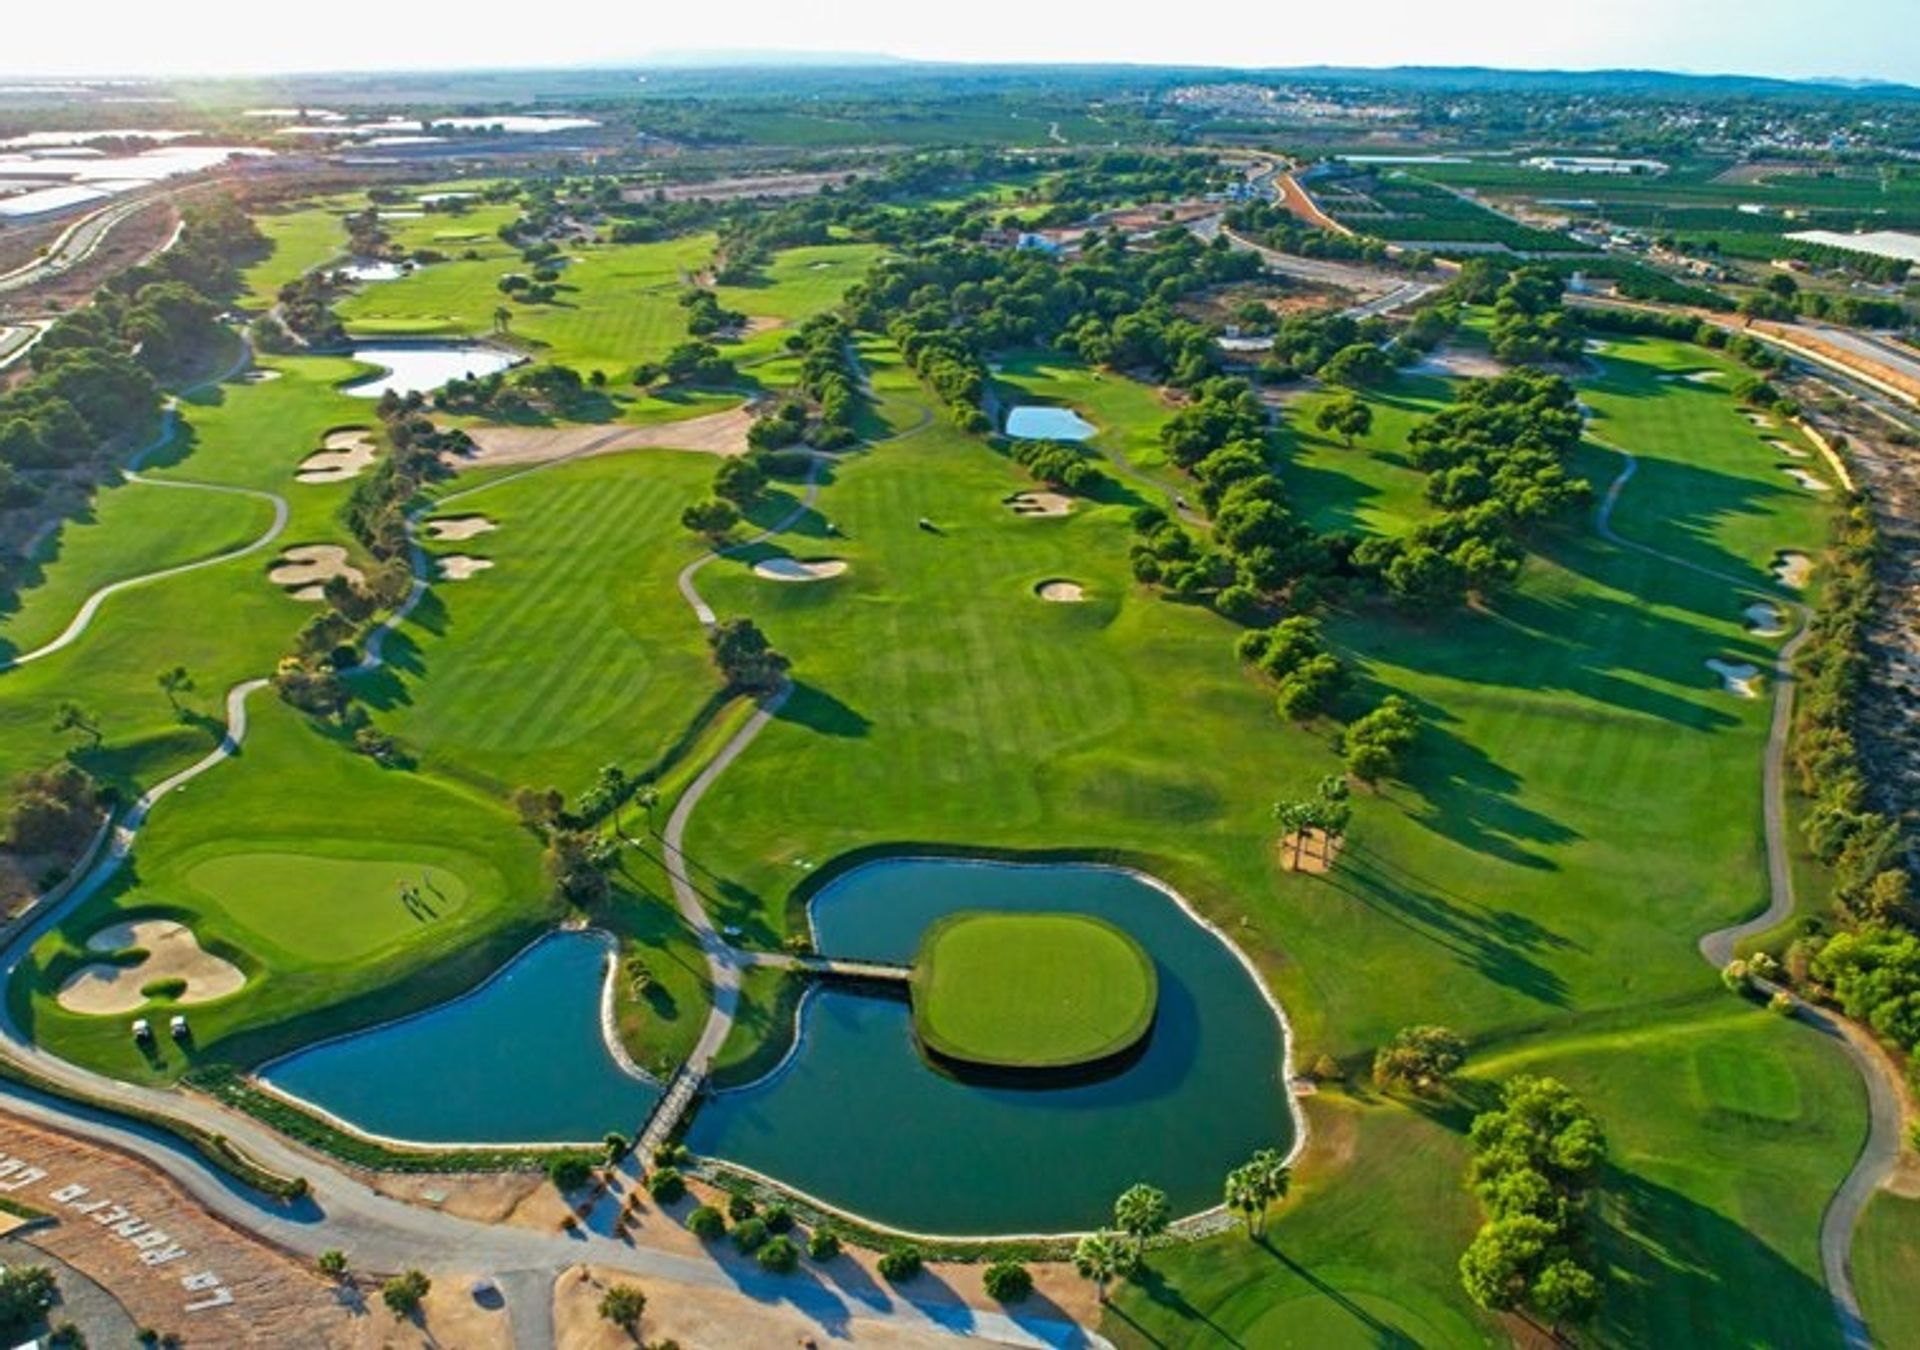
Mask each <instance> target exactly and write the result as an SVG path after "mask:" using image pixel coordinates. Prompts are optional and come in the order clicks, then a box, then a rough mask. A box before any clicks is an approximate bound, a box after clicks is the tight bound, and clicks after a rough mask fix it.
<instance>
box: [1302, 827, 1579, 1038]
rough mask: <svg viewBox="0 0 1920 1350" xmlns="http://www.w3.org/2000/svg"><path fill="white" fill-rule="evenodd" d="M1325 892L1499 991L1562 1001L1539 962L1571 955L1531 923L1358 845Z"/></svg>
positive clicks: (1343, 856) (1553, 977)
mask: <svg viewBox="0 0 1920 1350" xmlns="http://www.w3.org/2000/svg"><path fill="white" fill-rule="evenodd" d="M1320 879H1321V880H1322V881H1323V882H1325V883H1326V884H1327V885H1329V886H1331V887H1333V888H1334V889H1335V890H1337V891H1340V892H1342V893H1343V894H1346V895H1349V896H1352V897H1353V898H1354V899H1356V900H1358V901H1360V903H1362V904H1364V905H1366V906H1367V907H1368V908H1370V909H1372V910H1374V911H1375V912H1376V913H1379V914H1381V915H1384V916H1385V917H1387V918H1389V919H1391V920H1392V921H1393V922H1395V923H1397V924H1399V925H1401V926H1402V927H1403V928H1406V929H1408V930H1409V931H1410V932H1413V933H1416V934H1418V935H1420V936H1421V937H1424V938H1426V939H1427V940H1428V941H1430V942H1433V943H1435V944H1436V945H1438V946H1440V947H1443V948H1445V949H1446V950H1448V951H1450V952H1452V953H1453V955H1454V956H1455V957H1456V958H1457V959H1458V960H1459V961H1460V962H1461V963H1462V964H1463V965H1466V966H1469V967H1471V968H1472V969H1473V970H1475V971H1477V972H1479V973H1480V974H1481V975H1483V976H1484V977H1486V978H1487V979H1489V980H1492V981H1493V982H1494V983H1496V984H1498V985H1501V986H1502V987H1504V988H1508V989H1513V990H1516V991H1518V992H1520V993H1523V994H1525V995H1527V996H1528V997H1530V998H1533V999H1536V1000H1538V1001H1539V1002H1542V1003H1549V1004H1553V1005H1554V1006H1556V1007H1561V1006H1565V1005H1566V1003H1567V1001H1568V995H1567V987H1566V980H1565V979H1564V978H1563V977H1562V976H1560V975H1559V974H1558V973H1557V972H1555V971H1553V970H1551V969H1549V968H1548V967H1547V966H1545V965H1543V964H1542V963H1541V962H1540V960H1539V959H1538V957H1539V955H1541V954H1543V953H1548V952H1566V951H1576V950H1578V945H1577V944H1576V943H1574V942H1572V941H1571V940H1569V939H1567V938H1564V937H1561V936H1560V935H1559V934H1558V933H1555V932H1554V931H1553V930H1552V929H1550V928H1547V927H1546V926H1545V925H1543V924H1541V923H1540V922H1538V921H1537V920H1535V919H1532V918H1530V917H1528V916H1527V915H1524V914H1520V913H1518V912H1517V911H1514V910H1506V909H1492V908H1489V907H1488V906H1486V905H1483V904H1481V903H1479V902H1478V901H1474V900H1469V899H1466V898H1465V897H1461V896H1458V895H1453V894H1451V893H1449V892H1448V891H1447V890H1446V889H1445V888H1444V887H1440V886H1437V885H1435V884H1433V883H1431V882H1429V881H1428V880H1426V879H1424V878H1422V877H1419V876H1417V875H1416V874H1414V873H1412V872H1410V871H1408V870H1407V869H1405V868H1403V867H1401V866H1399V865H1398V864H1396V863H1394V862H1393V861H1391V860H1390V859H1388V858H1387V857H1386V855H1384V854H1382V853H1378V852H1376V851H1374V850H1372V849H1370V848H1368V847H1367V846H1366V844H1365V843H1364V842H1362V841H1359V840H1350V841H1348V843H1347V845H1346V847H1345V848H1344V849H1342V850H1341V853H1340V865H1339V866H1338V867H1336V868H1335V869H1334V870H1333V871H1331V872H1329V873H1327V874H1326V875H1325V876H1323V877H1322V878H1320Z"/></svg>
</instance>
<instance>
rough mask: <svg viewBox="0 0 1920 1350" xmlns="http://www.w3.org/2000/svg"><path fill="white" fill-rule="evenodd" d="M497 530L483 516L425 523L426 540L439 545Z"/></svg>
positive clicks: (449, 518)
mask: <svg viewBox="0 0 1920 1350" xmlns="http://www.w3.org/2000/svg"><path fill="white" fill-rule="evenodd" d="M499 528H500V527H499V526H498V525H496V524H495V523H494V522H493V521H491V520H488V519H487V518H486V517H485V516H447V517H444V518H443V519H440V520H429V521H428V522H427V538H429V539H432V540H435V541H437V542H440V543H459V542H460V541H461V540H463V539H472V538H473V537H474V536H475V535H481V534H485V533H486V532H487V531H488V530H497V529H499Z"/></svg>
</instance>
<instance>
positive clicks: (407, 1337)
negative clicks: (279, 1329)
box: [190, 1276, 565, 1350]
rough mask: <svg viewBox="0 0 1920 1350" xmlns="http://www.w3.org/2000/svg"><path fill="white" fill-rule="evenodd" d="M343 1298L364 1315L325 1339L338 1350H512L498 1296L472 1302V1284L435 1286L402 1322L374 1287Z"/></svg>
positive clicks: (365, 1284) (366, 1284)
mask: <svg viewBox="0 0 1920 1350" xmlns="http://www.w3.org/2000/svg"><path fill="white" fill-rule="evenodd" d="M342 1293H343V1296H346V1297H350V1298H357V1299H358V1300H360V1302H361V1303H363V1304H364V1306H365V1308H366V1311H365V1312H363V1313H362V1314H361V1315H360V1316H359V1317H357V1318H355V1319H354V1320H353V1321H352V1322H349V1323H348V1324H347V1325H346V1326H345V1327H344V1328H342V1330H341V1332H340V1333H338V1334H336V1335H334V1336H332V1337H331V1338H329V1339H328V1341H327V1344H328V1345H329V1346H334V1347H338V1348H339V1350H513V1328H512V1325H511V1323H510V1321H509V1318H508V1315H507V1307H506V1301H505V1300H504V1299H503V1298H501V1297H500V1295H499V1294H497V1293H490V1294H485V1295H482V1298H484V1299H485V1301H484V1302H483V1301H482V1298H476V1297H475V1296H474V1289H473V1280H472V1279H471V1278H466V1279H461V1278H455V1277H451V1276H443V1277H441V1278H438V1279H436V1280H434V1282H433V1286H432V1287H431V1288H430V1289H428V1290H427V1297H426V1300H425V1301H424V1302H423V1303H422V1304H421V1305H420V1311H419V1312H418V1313H416V1314H415V1315H414V1316H413V1317H410V1318H407V1319H406V1320H404V1321H403V1320H401V1319H400V1318H397V1317H395V1316H394V1315H393V1314H392V1313H390V1312H388V1311H387V1309H386V1305H385V1304H383V1303H381V1302H380V1286H379V1284H378V1282H377V1281H374V1280H364V1281H361V1282H359V1283H358V1284H357V1285H355V1286H352V1287H349V1288H347V1289H345V1290H343V1291H342ZM190 1344H197V1343H194V1342H190ZM562 1344H565V1342H562Z"/></svg>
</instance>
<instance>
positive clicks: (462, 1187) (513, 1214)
mask: <svg viewBox="0 0 1920 1350" xmlns="http://www.w3.org/2000/svg"><path fill="white" fill-rule="evenodd" d="M365 1175H366V1180H367V1181H368V1183H369V1184H370V1185H371V1186H372V1187H373V1189H374V1190H376V1191H379V1192H380V1193H381V1194H382V1195H390V1196H392V1197H393V1198H394V1199H396V1200H404V1201H406V1202H407V1203H408V1204H410V1205H420V1206H422V1207H423V1208H426V1209H438V1210H442V1211H444V1212H446V1213H448V1214H452V1215H454V1216H456V1217H458V1218H462V1219H472V1220H474V1221H475V1222H477V1223H518V1224H519V1225H520V1226H521V1227H524V1228H537V1229H539V1230H541V1231H542V1232H552V1231H553V1230H554V1229H556V1228H557V1227H559V1225H560V1220H561V1219H562V1218H564V1217H565V1216H566V1213H567V1206H566V1202H565V1201H564V1200H562V1199H561V1198H560V1196H559V1195H558V1194H557V1193H556V1192H555V1191H554V1189H553V1187H552V1186H551V1185H549V1184H548V1183H547V1180H546V1178H545V1177H543V1176H541V1175H540V1174H539V1173H538V1172H472V1173H458V1174H447V1173H427V1174H418V1173H409V1172H371V1173H367V1174H365Z"/></svg>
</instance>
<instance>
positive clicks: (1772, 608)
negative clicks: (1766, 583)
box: [1740, 600, 1787, 637]
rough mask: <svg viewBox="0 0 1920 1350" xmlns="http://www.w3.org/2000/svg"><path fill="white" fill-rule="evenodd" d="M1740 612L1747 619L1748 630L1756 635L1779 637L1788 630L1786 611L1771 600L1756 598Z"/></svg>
mask: <svg viewBox="0 0 1920 1350" xmlns="http://www.w3.org/2000/svg"><path fill="white" fill-rule="evenodd" d="M1740 613H1741V614H1742V615H1743V616H1744V617H1745V619H1746V621H1747V631H1748V632H1749V633H1752V634H1753V635H1754V636H1755V637H1779V636H1780V635H1781V634H1782V633H1784V632H1786V631H1787V616H1786V613H1785V612H1784V611H1783V610H1781V608H1780V606H1778V605H1776V604H1774V603H1773V601H1771V600H1756V601H1754V602H1753V603H1752V604H1751V605H1748V606H1747V607H1746V608H1745V609H1743V610H1741V611H1740Z"/></svg>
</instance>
